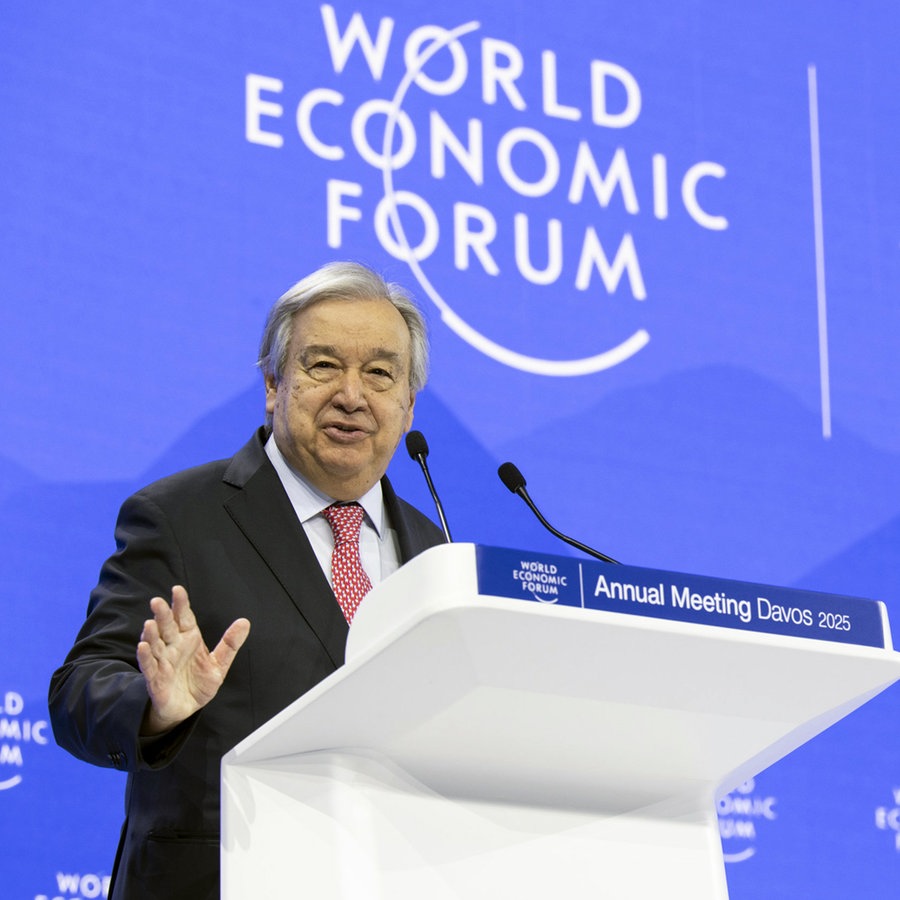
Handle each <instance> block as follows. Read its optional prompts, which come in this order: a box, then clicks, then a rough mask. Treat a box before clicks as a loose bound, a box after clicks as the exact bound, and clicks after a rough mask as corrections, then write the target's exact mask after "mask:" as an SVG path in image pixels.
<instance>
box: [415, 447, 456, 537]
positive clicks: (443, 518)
mask: <svg viewBox="0 0 900 900" xmlns="http://www.w3.org/2000/svg"><path fill="white" fill-rule="evenodd" d="M416 459H417V460H418V463H419V465H420V466H421V467H422V474H423V475H424V476H425V482H426V483H427V484H428V490H429V491H430V492H431V499H432V500H434V508H435V509H436V510H437V514H438V518H439V519H440V520H441V528H442V529H443V532H444V537H445V538H447V543H448V544H452V543H453V538H452V537H450V528H449V526H448V525H447V518H446V516H444V507H443V506H441V501H440V500H439V499H438V495H437V491H436V490H435V489H434V483H433V482H432V480H431V473H430V472H429V471H428V464H427V463H426V462H425V457H424V456H423V455H422V454H417V456H416Z"/></svg>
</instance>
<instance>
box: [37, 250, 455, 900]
mask: <svg viewBox="0 0 900 900" xmlns="http://www.w3.org/2000/svg"><path fill="white" fill-rule="evenodd" d="M427 357H428V346H427V337H426V332H425V325H424V321H423V319H422V315H421V313H420V311H419V310H418V308H417V307H416V306H415V304H414V303H413V302H412V301H411V300H410V299H409V298H408V297H407V296H406V294H405V293H404V292H403V291H402V290H401V289H400V288H398V287H397V286H396V285H392V284H388V283H385V282H384V281H383V280H382V279H381V278H380V277H379V276H377V275H376V274H375V273H373V272H371V271H370V270H369V269H366V268H364V267H362V266H359V265H356V264H353V263H334V264H331V265H328V266H325V267H323V268H322V269H320V270H318V271H317V272H314V273H313V274H312V275H309V276H308V277H307V278H305V279H303V280H302V281H300V282H298V283H297V284H296V285H294V286H293V287H292V288H291V289H290V290H288V291H287V292H286V293H285V294H284V295H283V296H282V297H281V298H280V299H279V300H278V301H277V302H276V303H275V305H274V306H273V308H272V310H271V312H270V314H269V317H268V321H267V323H266V327H265V331H264V333H263V338H262V343H261V348H260V357H259V366H260V368H261V369H262V372H263V375H264V377H265V394H266V426H265V427H263V428H260V429H259V431H258V432H257V433H256V434H255V435H254V436H253V437H252V438H251V440H250V441H249V443H247V444H246V445H245V446H244V447H243V448H242V449H241V450H239V451H238V453H237V454H236V455H235V456H233V457H232V458H231V459H227V460H222V461H219V462H213V463H209V464H207V465H203V466H199V467H197V468H194V469H189V470H187V471H184V472H180V473H178V474H176V475H173V476H170V477H168V478H165V479H162V480H161V481H158V482H156V483H155V484H152V485H150V486H149V487H147V488H145V489H144V490H141V491H139V492H138V493H136V494H135V495H134V496H132V497H130V498H129V499H128V500H126V501H125V503H124V504H123V506H122V509H121V512H120V514H119V520H118V523H117V526H116V547H117V550H116V552H115V553H114V554H113V556H111V557H110V558H109V560H107V562H106V563H105V564H104V566H103V568H102V571H101V574H100V579H99V583H98V585H97V587H96V588H95V589H94V591H93V593H92V594H91V599H90V604H89V608H88V616H87V620H86V622H85V624H84V626H83V627H82V629H81V632H80V633H79V635H78V638H77V640H76V642H75V645H74V647H73V649H72V651H71V652H70V653H69V655H68V657H67V658H66V661H65V662H64V664H63V665H62V666H61V667H60V668H59V669H58V670H57V672H56V673H54V675H53V679H52V682H51V686H50V713H51V718H52V722H53V729H54V733H55V735H56V739H57V741H58V742H59V744H60V745H61V746H63V747H64V748H65V749H67V750H68V751H70V752H71V753H73V754H74V755H76V756H78V757H79V758H81V759H84V760H87V761H88V762H91V763H95V764H97V765H101V766H114V767H115V768H117V769H122V770H124V771H127V772H128V773H129V777H128V785H127V789H126V819H125V824H124V827H123V830H122V837H121V840H120V843H119V848H118V852H117V856H116V862H115V866H114V869H113V877H112V886H111V889H110V897H111V898H113V900H141V898H148V900H149V898H154V900H180V898H184V900H205V898H210V900H212V898H218V896H219V764H220V760H221V757H222V756H223V754H225V753H226V752H227V751H228V750H230V749H231V748H232V747H233V746H234V745H235V744H237V743H238V742H239V741H240V740H241V739H242V738H244V737H246V736H247V735H248V734H250V733H251V732H252V731H254V730H255V729H256V728H258V727H259V726H260V725H262V724H263V723H264V722H266V721H267V720H268V719H269V718H271V717H272V716H273V715H275V714H276V713H277V712H279V711H280V710H281V709H283V708H284V707H285V706H287V705H288V704H290V703H291V702H292V701H293V700H295V699H296V698H297V697H299V696H300V695H301V694H303V693H304V692H305V691H307V690H309V688H311V687H312V686H313V685H315V684H317V683H318V682H319V681H321V680H322V679H323V678H325V677H326V676H327V675H328V674H330V673H331V672H334V671H335V669H337V668H338V667H339V666H340V665H342V663H343V661H344V644H345V640H346V636H347V628H348V622H349V620H350V619H352V616H353V612H354V611H355V609H356V605H357V604H358V603H359V601H360V599H361V598H362V596H364V594H365V592H366V591H367V590H368V589H369V587H370V585H371V584H372V583H377V582H378V581H380V580H382V579H383V578H385V577H386V576H387V575H389V574H390V573H391V572H392V571H393V570H395V569H396V568H397V567H398V566H399V565H401V564H403V563H404V562H406V561H407V560H409V559H410V558H411V557H413V556H415V555H416V554H418V553H421V552H422V551H423V550H425V549H427V548H428V547H431V546H434V545H436V544H439V543H442V542H443V536H442V534H441V531H440V530H439V529H438V528H437V526H436V525H434V524H433V523H432V522H431V521H430V520H429V519H428V518H426V517H425V516H424V515H422V514H421V513H419V512H418V511H417V510H415V509H414V508H413V507H411V506H410V505H408V504H407V503H405V502H404V501H403V500H400V499H399V498H398V497H397V496H396V495H395V494H394V491H393V490H392V488H391V485H390V483H389V482H388V480H387V478H386V477H385V471H386V469H387V466H388V463H389V461H390V459H391V457H392V456H393V453H394V451H395V449H396V448H397V445H398V443H399V441H400V438H401V437H402V435H403V434H404V433H405V432H406V431H408V430H409V428H410V425H411V423H412V417H413V406H414V404H415V398H416V393H417V392H418V391H419V390H420V389H421V388H422V387H423V385H424V383H425V379H426V374H427V366H428V359H427ZM148 601H149V607H148ZM170 601H171V602H170ZM148 615H149V616H150V618H148ZM209 648H213V649H212V650H210V649H209ZM297 840H298V842H302V841H303V835H297Z"/></svg>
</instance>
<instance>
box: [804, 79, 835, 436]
mask: <svg viewBox="0 0 900 900" xmlns="http://www.w3.org/2000/svg"><path fill="white" fill-rule="evenodd" d="M806 71H807V81H808V86H809V145H810V153H811V156H812V193H813V222H814V228H815V243H816V304H817V307H818V319H819V387H820V392H821V396H822V437H823V438H825V439H826V440H828V439H829V438H830V437H831V383H830V380H829V379H830V376H829V370H828V307H827V304H826V299H825V235H824V229H823V227H822V160H821V153H820V149H819V89H818V83H817V79H816V67H815V66H814V65H810V66H808V67H807V70H806Z"/></svg>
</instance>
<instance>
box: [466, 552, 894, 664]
mask: <svg viewBox="0 0 900 900" xmlns="http://www.w3.org/2000/svg"><path fill="white" fill-rule="evenodd" d="M477 572H478V590H479V592H480V593H482V594H490V595H492V596H496V597H509V598H512V599H516V600H527V601H530V602H535V603H545V604H556V605H558V606H574V607H580V608H582V609H595V610H603V611H605V612H617V613H626V614H628V615H638V616H650V617H652V618H657V619H671V620H674V621H678V622H693V623H696V624H698V625H716V626H719V627H723V628H737V629H740V630H742V631H758V632H765V633H767V634H782V635H789V636H791V637H801V638H809V639H813V640H820V641H833V642H836V643H841V644H856V645H860V646H864V647H879V648H887V649H890V636H889V634H888V631H887V628H886V626H885V612H884V604H883V603H881V602H880V601H877V600H865V599H862V598H860V597H847V596H843V595H836V594H820V593H815V592H813V591H800V590H795V589H792V588H779V587H772V586H770V585H761V584H753V583H750V582H744V581H731V580H728V579H725V578H714V577H710V576H704V575H687V574H682V573H680V572H665V571H662V570H659V569H644V568H638V567H636V566H622V565H612V564H609V563H602V562H596V561H594V560H579V559H573V558H572V557H568V556H550V555H546V554H536V553H529V552H523V551H519V550H508V549H503V548H499V547H481V546H480V547H478V548H477Z"/></svg>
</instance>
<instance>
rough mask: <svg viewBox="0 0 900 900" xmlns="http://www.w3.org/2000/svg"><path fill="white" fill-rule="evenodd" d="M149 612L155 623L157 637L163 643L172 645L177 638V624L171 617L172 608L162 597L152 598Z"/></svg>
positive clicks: (173, 617)
mask: <svg viewBox="0 0 900 900" xmlns="http://www.w3.org/2000/svg"><path fill="white" fill-rule="evenodd" d="M150 610H151V611H152V613H153V618H154V620H155V621H156V628H157V630H158V631H159V636H160V637H161V638H162V639H163V641H165V643H167V644H170V643H172V641H174V640H175V638H176V637H178V623H177V622H176V621H175V616H173V615H172V607H171V606H169V604H168V603H167V602H166V601H165V600H164V599H163V598H162V597H154V598H153V599H152V600H151V601H150Z"/></svg>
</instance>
